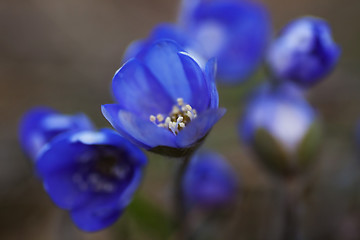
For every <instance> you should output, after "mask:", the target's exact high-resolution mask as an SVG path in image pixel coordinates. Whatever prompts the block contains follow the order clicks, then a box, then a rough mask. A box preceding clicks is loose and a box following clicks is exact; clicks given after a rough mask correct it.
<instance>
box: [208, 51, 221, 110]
mask: <svg viewBox="0 0 360 240" xmlns="http://www.w3.org/2000/svg"><path fill="white" fill-rule="evenodd" d="M215 75H216V59H215V58H212V59H210V60H209V61H208V62H207V64H206V66H205V77H206V79H207V81H206V82H207V84H208V89H209V92H210V108H218V107H219V94H218V91H217V88H216V82H215Z"/></svg>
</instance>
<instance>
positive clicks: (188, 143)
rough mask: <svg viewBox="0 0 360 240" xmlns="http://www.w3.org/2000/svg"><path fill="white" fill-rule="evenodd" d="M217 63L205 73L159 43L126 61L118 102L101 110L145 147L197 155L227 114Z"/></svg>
mask: <svg viewBox="0 0 360 240" xmlns="http://www.w3.org/2000/svg"><path fill="white" fill-rule="evenodd" d="M214 74H215V62H214V60H210V61H209V62H208V63H207V64H206V67H205V70H204V71H203V70H202V69H201V68H200V67H199V65H198V64H197V63H196V61H195V60H194V59H193V58H192V57H191V56H189V54H187V53H186V52H184V51H183V50H182V49H181V48H180V47H179V46H178V45H177V44H175V43H174V42H172V41H159V42H156V43H155V44H153V45H151V46H150V47H149V48H146V50H144V51H143V52H142V53H141V54H138V55H137V56H136V57H135V58H132V59H130V60H129V61H127V62H126V63H125V64H124V65H123V66H122V67H121V68H120V69H119V70H118V71H117V72H116V73H115V76H114V78H113V83H112V90H113V95H114V97H115V99H116V100H117V103H116V104H107V105H103V106H102V112H103V114H104V116H105V118H106V119H107V120H108V121H109V122H110V123H111V125H112V126H113V127H114V128H115V129H116V130H117V131H118V132H119V133H120V134H121V135H122V136H124V137H126V138H128V139H129V140H131V141H132V142H134V143H135V144H137V145H138V146H140V147H143V148H145V149H147V150H149V151H153V152H156V153H160V154H164V155H169V156H176V157H180V156H183V155H186V154H188V153H189V151H193V150H194V149H195V148H196V147H198V146H199V144H200V143H201V142H202V140H203V139H204V138H205V137H206V135H207V134H208V133H209V131H210V129H211V128H212V126H213V125H214V124H215V123H216V122H217V121H218V120H219V119H220V118H221V117H222V116H223V115H224V113H225V109H221V108H218V104H219V97H218V93H217V89H216V86H215V81H214Z"/></svg>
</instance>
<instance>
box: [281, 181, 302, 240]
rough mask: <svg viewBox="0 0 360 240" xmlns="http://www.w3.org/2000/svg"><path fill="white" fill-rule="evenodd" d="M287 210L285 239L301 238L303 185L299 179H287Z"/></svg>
mask: <svg viewBox="0 0 360 240" xmlns="http://www.w3.org/2000/svg"><path fill="white" fill-rule="evenodd" d="M284 190H285V211H284V230H283V236H282V239H283V240H289V239H292V240H301V239H302V236H301V231H300V213H301V202H300V196H301V192H302V191H301V187H300V185H299V182H298V179H297V178H296V177H295V178H290V179H285V186H284Z"/></svg>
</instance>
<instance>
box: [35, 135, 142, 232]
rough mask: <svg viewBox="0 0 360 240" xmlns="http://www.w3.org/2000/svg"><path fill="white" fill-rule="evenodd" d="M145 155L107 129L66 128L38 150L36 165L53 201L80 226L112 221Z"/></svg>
mask: <svg viewBox="0 0 360 240" xmlns="http://www.w3.org/2000/svg"><path fill="white" fill-rule="evenodd" d="M146 162H147V160H146V156H145V155H144V154H143V153H142V152H141V150H140V149H139V148H137V147H136V146H134V145H133V144H131V143H130V142H129V141H127V140H126V139H124V138H122V137H121V136H120V135H118V134H117V133H116V132H114V131H112V130H107V129H104V130H101V131H98V132H97V131H78V132H68V133H64V134H61V135H59V136H57V137H55V138H54V139H53V140H52V141H51V142H50V143H49V144H47V145H46V146H45V147H44V148H43V149H42V151H41V152H40V153H39V155H38V160H37V162H36V170H37V173H38V174H39V176H40V177H41V178H42V180H43V181H44V188H45V189H46V191H47V193H48V194H49V195H50V197H51V199H52V200H53V202H54V203H55V204H56V205H57V206H58V207H60V208H62V209H66V210H69V212H70V215H71V218H72V219H73V221H74V222H75V224H76V225H77V226H78V227H79V228H80V229H82V230H84V231H98V230H101V229H103V228H105V227H108V226H109V225H111V224H113V223H114V222H115V221H116V220H117V219H118V217H119V216H120V215H121V213H122V212H123V210H124V208H125V207H126V206H127V205H128V204H129V203H130V201H131V199H132V196H133V194H134V192H135V190H136V189H137V188H138V186H139V184H140V181H141V178H142V171H143V167H144V166H145V164H146Z"/></svg>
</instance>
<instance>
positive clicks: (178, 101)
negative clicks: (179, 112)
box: [176, 98, 184, 106]
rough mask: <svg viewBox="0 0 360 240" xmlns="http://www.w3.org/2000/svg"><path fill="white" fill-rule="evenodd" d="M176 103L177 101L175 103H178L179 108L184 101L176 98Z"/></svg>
mask: <svg viewBox="0 0 360 240" xmlns="http://www.w3.org/2000/svg"><path fill="white" fill-rule="evenodd" d="M176 101H177V103H178V105H179V106H182V105H184V99H182V98H178V99H176Z"/></svg>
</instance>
